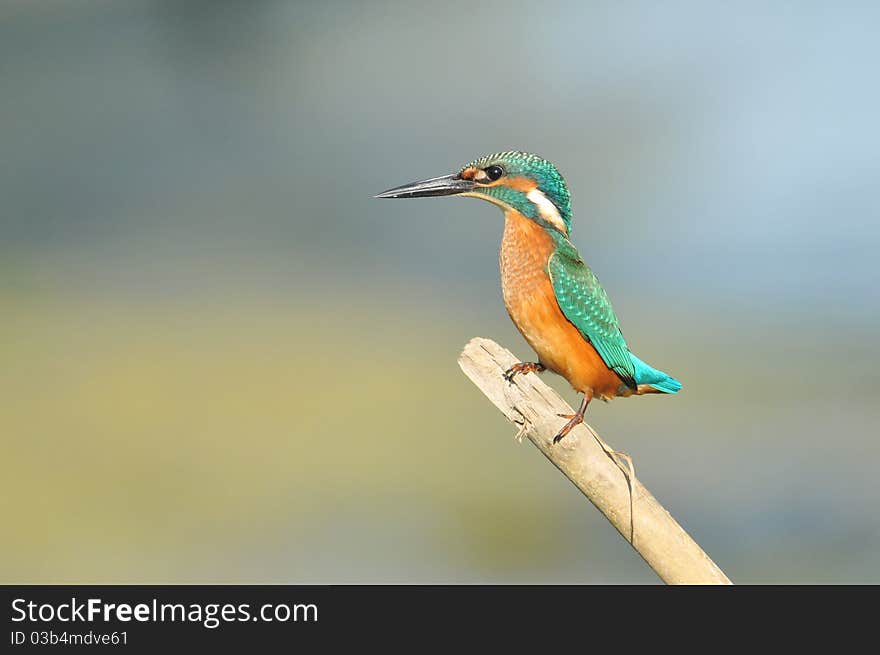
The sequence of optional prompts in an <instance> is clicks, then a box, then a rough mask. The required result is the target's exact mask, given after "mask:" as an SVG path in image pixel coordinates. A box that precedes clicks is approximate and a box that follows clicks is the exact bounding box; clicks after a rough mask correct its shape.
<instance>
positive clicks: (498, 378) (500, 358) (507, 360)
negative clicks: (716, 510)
mask: <svg viewBox="0 0 880 655" xmlns="http://www.w3.org/2000/svg"><path fill="white" fill-rule="evenodd" d="M518 361H519V360H518V359H517V358H516V357H514V356H513V354H512V353H511V352H510V351H509V350H506V349H504V348H502V347H501V346H499V345H498V344H497V343H495V342H494V341H492V340H490V339H481V338H476V339H471V341H470V342H469V343H468V344H467V346H465V348H464V352H462V354H461V356H460V357H459V358H458V364H459V366H461V369H462V370H463V371H464V372H465V375H467V376H468V377H469V378H470V379H471V381H472V382H473V383H474V384H476V385H477V387H479V389H480V390H481V391H482V392H483V393H484V394H486V397H487V398H489V400H491V401H492V403H494V404H495V406H496V407H498V409H500V410H501V412H502V413H503V414H504V415H505V416H506V417H507V418H508V419H509V420H510V421H512V422H513V423H515V424H516V425H518V426H519V427H520V431H519V433H518V435H517V436H519V437H522V436H523V435H525V436H528V438H529V440H530V441H531V442H532V443H533V444H535V446H537V447H538V449H539V450H540V451H541V452H542V453H544V456H545V457H547V459H549V460H550V461H551V462H553V464H555V465H556V467H557V468H558V469H559V470H560V471H562V473H563V474H564V475H565V476H566V477H567V478H568V479H569V480H571V481H572V482H573V483H574V485H575V486H576V487H577V488H578V489H580V490H581V492H583V494H584V495H585V496H586V497H587V498H588V499H589V500H590V502H591V503H593V505H595V506H596V508H598V510H599V511H600V512H602V513H603V514H604V515H605V518H607V519H608V520H609V521H611V524H612V525H613V526H614V527H615V528H616V529H617V531H618V532H619V533H620V534H621V535H622V536H623V537H624V538H625V539H627V538H628V537H629V535H630V530H631V528H632V537H633V539H632V547H633V548H635V549H636V552H637V553H638V554H639V555H641V556H642V558H643V559H644V560H645V562H647V563H648V566H650V567H651V568H652V569H654V571H655V572H656V573H657V575H659V576H660V578H661V579H662V580H663V581H664V582H667V583H669V584H731V582H730V580H729V579H728V578H727V576H726V575H724V572H723V571H721V569H719V568H718V567H717V566H716V565H715V562H713V561H712V560H711V559H709V556H708V555H706V553H705V552H703V549H702V548H700V547H699V545H697V543H696V542H695V541H694V540H693V539H691V537H690V535H688V534H687V533H686V532H685V531H684V530H683V529H682V528H681V526H680V525H679V524H678V523H676V522H675V519H673V518H672V516H670V515H669V512H667V511H666V510H665V509H664V508H663V506H662V505H660V503H658V502H657V500H656V499H655V498H654V496H652V495H651V493H650V492H649V491H648V490H647V489H645V487H643V486H642V484H641V483H640V482H639V481H638V480H631V482H632V490H631V491H630V486H629V483H628V481H627V477H626V476H625V475H624V474H623V473H622V471H621V469H620V468H619V466H618V465H617V464H615V463H614V462H612V460H611V459H610V458H609V456H608V454H607V453H606V451H605V450H604V449H603V447H602V446H601V445H600V442H599V440H597V439H594V438H593V434H595V432H594V431H593V429H592V428H591V427H589V426H584V425H579V426H577V427H576V428H575V429H573V430H572V431H571V432H570V433H569V434H568V435H567V436H566V437H565V438H564V439H563V440H562V441H560V442H559V443H558V444H555V445H554V444H553V436H554V435H555V434H556V432H557V431H558V430H559V417H558V416H557V414H571V413H572V409H571V407H569V405H568V403H566V402H565V401H564V400H563V399H562V398H561V397H560V396H559V394H557V393H556V392H555V391H553V389H551V388H550V387H548V386H547V385H546V384H545V383H544V382H543V381H541V380H540V378H539V377H538V376H537V375H535V374H531V373H530V374H528V375H517V376H516V378H514V381H513V383H510V382H507V381H506V380H505V379H504V378H503V373H504V371H506V370H507V369H509V368H510V367H511V366H512V365H513V364H515V363H517V362H518ZM591 432H593V434H591ZM596 436H598V435H596ZM630 510H632V514H630ZM631 521H632V523H631Z"/></svg>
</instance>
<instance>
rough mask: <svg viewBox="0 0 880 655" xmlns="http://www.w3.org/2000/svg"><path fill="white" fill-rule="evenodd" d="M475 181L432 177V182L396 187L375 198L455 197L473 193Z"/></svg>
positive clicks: (449, 176)
mask: <svg viewBox="0 0 880 655" xmlns="http://www.w3.org/2000/svg"><path fill="white" fill-rule="evenodd" d="M474 186H475V184H474V181H473V180H462V179H460V178H459V177H458V175H444V176H443V177H432V178H431V179H430V180H422V181H421V182H411V183H410V184H404V185H403V186H398V187H394V188H393V189H388V191H383V192H382V193H380V194H378V195H375V196H373V197H374V198H427V197H429V196H454V195H456V194H458V193H465V192H467V191H473V189H474Z"/></svg>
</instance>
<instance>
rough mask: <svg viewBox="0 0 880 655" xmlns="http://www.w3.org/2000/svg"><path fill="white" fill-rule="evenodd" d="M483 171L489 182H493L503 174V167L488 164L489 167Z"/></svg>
mask: <svg viewBox="0 0 880 655" xmlns="http://www.w3.org/2000/svg"><path fill="white" fill-rule="evenodd" d="M485 172H486V177H488V178H489V180H490V181H491V182H494V181H495V180H497V179H498V178H500V177H501V176H502V175H504V169H503V168H501V167H500V166H489V168H487V169H485Z"/></svg>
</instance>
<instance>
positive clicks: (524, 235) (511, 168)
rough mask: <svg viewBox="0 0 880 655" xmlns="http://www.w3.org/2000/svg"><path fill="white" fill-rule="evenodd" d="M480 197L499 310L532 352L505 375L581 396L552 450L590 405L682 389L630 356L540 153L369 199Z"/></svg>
mask: <svg viewBox="0 0 880 655" xmlns="http://www.w3.org/2000/svg"><path fill="white" fill-rule="evenodd" d="M453 195H455V196H465V197H469V198H480V199H482V200H487V201H489V202H491V203H492V204H494V205H497V206H498V207H500V208H501V210H502V211H503V212H504V235H503V237H502V239H501V252H500V257H499V260H500V264H501V289H502V294H503V296H504V306H505V307H506V308H507V313H508V314H509V315H510V318H511V320H513V323H514V325H516V327H517V329H518V330H519V331H520V333H521V334H522V336H523V337H524V338H525V340H526V341H527V342H528V344H529V345H530V346H531V347H532V349H533V350H534V351H535V353H537V355H538V358H537V360H538V361H536V362H520V363H518V364H515V365H513V366H512V367H511V368H510V369H508V370H507V371H506V372H505V373H504V378H505V379H506V380H507V381H508V382H512V381H513V379H514V377H515V376H516V375H518V374H526V373H540V372H542V371H545V370H549V371H552V372H554V373H557V374H558V375H561V376H562V377H564V378H565V379H566V380H567V381H568V382H569V384H571V386H572V387H573V388H574V389H575V391H577V392H579V393H581V394H583V397H582V399H581V403H580V406H579V407H578V410H577V412H576V413H575V414H571V415H563V416H562V418H566V419H568V422H567V423H566V424H565V425H563V426H562V428H561V429H560V430H559V432H558V433H557V434H556V436H555V437H554V438H553V443H558V442H559V441H560V440H561V439H562V438H563V437H565V435H566V434H568V433H569V432H570V431H571V430H572V428H574V427H575V426H576V425H578V424H579V423H582V422H583V420H584V413H585V412H586V411H587V406H588V405H589V404H590V401H591V400H593V398H599V399H600V400H604V401H609V400H611V399H613V398H616V397H628V396H633V395H636V396H640V395H643V394H651V393H664V394H674V393H677V392H678V391H679V389H681V383H680V382H679V381H678V380H676V379H675V378H673V377H671V376H669V375H667V374H666V373H664V372H662V371H660V370H657V369H655V368H653V367H652V366H649V365H648V364H646V363H645V362H643V361H642V360H641V359H639V358H638V357H636V356H635V355H634V354H633V353H632V352H631V351H630V349H629V346H628V345H627V343H626V340H625V339H624V338H623V334H622V333H621V331H620V325H619V323H618V320H617V315H616V314H615V313H614V309H613V308H612V307H611V302H610V301H609V299H608V295H607V294H606V293H605V289H603V288H602V285H601V284H599V280H598V278H597V277H596V275H595V274H594V273H593V271H592V270H591V269H590V267H589V266H587V264H586V263H584V260H583V259H582V258H581V256H580V254H579V253H578V251H577V248H575V247H574V244H572V242H571V240H570V235H571V198H570V196H569V192H568V186H567V185H566V183H565V180H564V179H563V177H562V175H560V173H559V171H558V170H557V169H556V167H555V166H554V165H553V164H551V163H550V162H549V161H547V160H546V159H544V158H543V157H539V156H538V155H534V154H530V153H526V152H519V151H510V152H500V153H496V154H494V155H488V156H486V157H482V158H480V159H477V160H475V161H472V162H471V163H469V164H467V165H466V166H464V167H463V168H462V169H461V170H459V171H458V172H457V173H453V174H451V175H444V176H442V177H433V178H430V179H427V180H422V181H419V182H412V183H410V184H404V185H403V186H399V187H395V188H393V189H388V190H387V191H383V192H382V193H380V194H378V195H377V196H375V197H376V198H424V197H431V196H453Z"/></svg>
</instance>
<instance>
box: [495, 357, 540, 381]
mask: <svg viewBox="0 0 880 655" xmlns="http://www.w3.org/2000/svg"><path fill="white" fill-rule="evenodd" d="M543 370H544V365H543V364H541V363H539V362H519V363H517V364H514V365H513V366H511V367H510V368H509V369H507V370H506V371H504V375H503V377H504V379H505V380H506V381H507V382H509V383H512V382H513V378H515V377H516V375H517V373H540V372H542V371H543Z"/></svg>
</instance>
